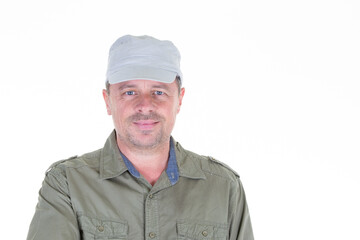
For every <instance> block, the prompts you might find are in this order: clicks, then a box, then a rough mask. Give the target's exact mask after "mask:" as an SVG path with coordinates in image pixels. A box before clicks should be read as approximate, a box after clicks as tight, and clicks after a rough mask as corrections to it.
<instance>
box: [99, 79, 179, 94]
mask: <svg viewBox="0 0 360 240" xmlns="http://www.w3.org/2000/svg"><path fill="white" fill-rule="evenodd" d="M175 81H176V82H177V85H178V90H179V94H180V90H181V87H182V81H181V78H180V76H176V78H175ZM105 88H106V92H107V94H110V83H109V81H108V80H106V82H105Z"/></svg>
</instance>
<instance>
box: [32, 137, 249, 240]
mask: <svg viewBox="0 0 360 240" xmlns="http://www.w3.org/2000/svg"><path fill="white" fill-rule="evenodd" d="M175 152H176V159H177V164H178V168H179V175H180V177H179V180H178V182H177V183H176V184H174V185H173V186H172V185H171V183H170V181H169V179H168V177H167V175H166V173H165V171H164V172H163V174H162V175H161V176H160V178H159V180H158V181H157V182H156V184H155V185H154V186H151V185H150V184H149V183H148V182H147V181H146V180H145V179H144V178H143V177H142V176H141V177H140V178H135V177H133V176H132V175H131V174H130V173H129V172H128V170H127V167H126V165H125V163H124V162H123V160H122V158H121V155H120V151H119V150H118V147H117V144H116V139H115V132H113V133H112V134H111V135H110V137H109V138H108V139H107V141H106V143H105V145H104V148H102V149H100V150H97V151H95V152H91V153H87V154H85V155H83V156H80V157H73V158H70V159H67V160H64V161H60V162H57V163H55V164H53V165H52V166H51V167H50V168H49V170H48V171H47V173H46V177H45V180H44V182H43V185H42V188H41V190H40V192H39V202H38V204H37V206H36V212H35V215H34V218H33V220H32V222H31V225H30V229H29V233H28V237H27V239H28V240H30V239H37V240H49V239H51V240H60V239H61V240H75V239H77V240H79V239H84V240H89V239H98V240H99V239H112V240H116V239H117V240H119V239H121V240H122V239H131V240H141V239H162V240H171V239H174V240H175V239H178V240H179V239H181V240H186V239H202V240H205V239H216V240H221V239H231V240H232V239H238V240H251V239H253V233H252V228H251V222H250V217H249V212H248V208H247V204H246V199H245V194H244V190H243V187H242V185H241V182H240V180H239V176H238V175H237V174H236V173H235V172H234V171H232V170H231V169H229V168H228V167H227V166H225V165H224V164H222V163H220V162H218V161H216V160H215V159H213V158H211V157H204V156H199V155H197V154H195V153H192V152H190V151H187V150H184V149H183V148H182V147H181V146H180V144H179V143H175Z"/></svg>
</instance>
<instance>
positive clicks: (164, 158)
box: [117, 139, 170, 185]
mask: <svg viewBox="0 0 360 240" xmlns="http://www.w3.org/2000/svg"><path fill="white" fill-rule="evenodd" d="M117 144H118V147H119V149H120V150H121V152H122V153H123V154H124V155H125V156H126V157H127V158H128V159H129V161H130V162H131V163H132V164H133V165H134V167H135V168H136V170H138V171H139V172H140V174H141V175H142V176H143V177H144V178H145V179H146V180H147V181H148V182H149V183H150V184H151V185H154V184H155V182H156V181H157V180H158V179H159V177H160V175H161V173H162V172H163V171H164V170H165V169H166V167H167V162H168V159H169V151H170V139H169V141H167V142H165V143H163V144H162V145H159V146H157V147H156V148H152V149H139V148H136V147H134V146H129V145H127V144H125V143H124V142H122V141H119V140H117Z"/></svg>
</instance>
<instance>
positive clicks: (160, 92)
mask: <svg viewBox="0 0 360 240" xmlns="http://www.w3.org/2000/svg"><path fill="white" fill-rule="evenodd" d="M155 95H164V92H163V91H155Z"/></svg>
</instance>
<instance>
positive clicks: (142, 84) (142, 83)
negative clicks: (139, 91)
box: [110, 79, 176, 90]
mask: <svg viewBox="0 0 360 240" xmlns="http://www.w3.org/2000/svg"><path fill="white" fill-rule="evenodd" d="M110 87H111V88H114V89H119V90H121V89H125V88H162V89H168V90H171V89H172V88H174V87H175V88H176V83H175V81H174V82H172V83H163V82H158V81H152V80H142V79H138V80H129V81H125V82H120V83H115V84H111V85H110Z"/></svg>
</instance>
